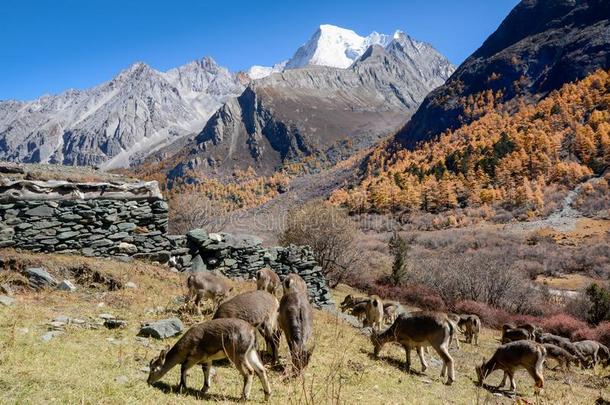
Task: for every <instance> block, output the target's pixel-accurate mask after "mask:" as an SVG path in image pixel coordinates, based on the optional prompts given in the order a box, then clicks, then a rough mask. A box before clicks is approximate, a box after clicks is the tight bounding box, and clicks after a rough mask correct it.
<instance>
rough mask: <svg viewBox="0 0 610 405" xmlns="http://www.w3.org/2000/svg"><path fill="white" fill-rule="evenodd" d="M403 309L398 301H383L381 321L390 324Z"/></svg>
mask: <svg viewBox="0 0 610 405" xmlns="http://www.w3.org/2000/svg"><path fill="white" fill-rule="evenodd" d="M403 312H404V309H403V307H402V305H401V304H400V302H398V301H386V302H384V303H383V321H384V322H385V323H389V324H392V323H394V321H395V320H396V317H397V316H398V315H399V314H401V313H403Z"/></svg>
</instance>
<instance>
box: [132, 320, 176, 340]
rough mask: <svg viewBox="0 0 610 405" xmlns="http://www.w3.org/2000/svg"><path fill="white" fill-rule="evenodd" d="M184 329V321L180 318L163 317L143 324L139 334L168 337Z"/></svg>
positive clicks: (157, 337) (161, 337)
mask: <svg viewBox="0 0 610 405" xmlns="http://www.w3.org/2000/svg"><path fill="white" fill-rule="evenodd" d="M183 330H184V326H183V325H182V321H180V319H178V318H169V319H162V320H159V321H155V322H150V323H146V324H144V325H142V328H140V331H139V332H138V336H142V337H153V338H155V339H167V338H169V337H172V336H175V335H177V334H179V333H180V332H182V331H183Z"/></svg>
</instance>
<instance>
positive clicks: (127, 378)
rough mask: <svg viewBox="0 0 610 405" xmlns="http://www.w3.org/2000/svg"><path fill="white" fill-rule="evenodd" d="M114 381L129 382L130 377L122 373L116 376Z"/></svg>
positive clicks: (118, 382) (119, 382)
mask: <svg viewBox="0 0 610 405" xmlns="http://www.w3.org/2000/svg"><path fill="white" fill-rule="evenodd" d="M114 382H115V383H117V384H127V383H128V382H129V377H127V376H126V375H120V376H118V377H115V378H114Z"/></svg>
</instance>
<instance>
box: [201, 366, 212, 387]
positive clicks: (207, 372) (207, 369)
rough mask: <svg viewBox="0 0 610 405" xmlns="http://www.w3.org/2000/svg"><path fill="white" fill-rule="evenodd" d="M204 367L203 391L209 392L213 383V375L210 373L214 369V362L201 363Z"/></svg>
mask: <svg viewBox="0 0 610 405" xmlns="http://www.w3.org/2000/svg"><path fill="white" fill-rule="evenodd" d="M201 368H202V369H203V388H201V392H202V393H204V394H205V393H206V392H208V390H209V389H210V385H211V384H212V376H211V375H210V370H211V369H212V362H208V363H203V364H202V365H201Z"/></svg>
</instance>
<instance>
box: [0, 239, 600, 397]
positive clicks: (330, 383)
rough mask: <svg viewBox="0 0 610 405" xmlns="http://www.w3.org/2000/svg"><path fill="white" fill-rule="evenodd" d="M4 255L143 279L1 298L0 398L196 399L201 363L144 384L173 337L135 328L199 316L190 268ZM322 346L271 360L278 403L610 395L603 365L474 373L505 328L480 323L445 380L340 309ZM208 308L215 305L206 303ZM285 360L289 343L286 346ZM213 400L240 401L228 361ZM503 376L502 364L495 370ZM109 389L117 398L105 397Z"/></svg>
mask: <svg viewBox="0 0 610 405" xmlns="http://www.w3.org/2000/svg"><path fill="white" fill-rule="evenodd" d="M2 256H3V257H4V259H5V260H10V261H11V263H13V266H17V267H19V266H24V265H41V264H44V266H45V267H46V268H47V269H48V270H49V271H50V272H51V273H53V274H55V275H59V274H66V273H65V272H66V271H69V269H71V268H84V269H90V270H95V271H97V272H99V273H100V274H103V275H105V276H108V277H109V278H113V279H115V280H120V281H121V282H122V283H123V284H125V283H126V282H127V281H131V282H133V283H135V285H136V286H135V288H126V289H119V290H113V291H110V290H108V288H107V287H106V286H105V285H104V284H100V283H92V282H91V281H86V279H83V280H82V283H83V284H80V285H79V286H78V288H79V289H78V290H77V291H76V292H74V293H66V292H39V293H36V292H31V291H29V290H27V289H24V290H22V291H18V292H17V294H16V296H15V298H16V302H15V303H14V304H13V305H12V306H9V307H5V306H0V325H2V328H0V342H2V343H0V345H1V347H2V351H1V352H0V360H1V361H0V384H1V386H2V387H3V390H2V393H1V394H0V402H3V403H23V402H31V403H50V402H57V403H73V402H80V401H83V399H85V401H87V402H96V403H110V402H112V403H128V402H146V403H151V402H154V403H159V404H162V403H163V404H164V403H167V404H170V403H172V404H175V403H184V404H187V403H200V402H201V397H200V396H199V394H198V389H199V388H200V387H201V385H202V373H201V371H200V369H199V368H197V367H194V368H193V369H191V371H190V372H189V380H188V387H189V390H188V391H187V392H185V393H178V392H176V391H175V388H176V387H177V384H178V379H179V371H178V370H177V369H175V370H172V372H170V373H169V374H168V375H167V376H166V377H165V378H164V379H163V380H162V382H161V383H159V384H158V385H156V386H149V385H147V384H146V381H145V380H146V377H147V371H146V367H147V366H148V362H149V360H150V359H151V358H152V357H153V356H156V355H157V353H158V352H159V351H160V349H161V348H163V347H165V345H166V344H167V343H170V344H171V343H173V342H174V341H175V340H176V338H172V339H169V340H168V341H156V340H148V339H139V338H136V336H135V334H136V332H137V330H138V328H139V323H140V322H142V321H149V320H153V319H159V318H164V317H168V316H176V315H178V316H179V317H181V318H182V319H183V321H185V323H186V324H187V325H190V324H192V323H194V322H196V321H198V319H197V318H194V317H192V316H190V315H187V314H185V313H183V312H181V311H180V306H181V305H180V303H179V302H180V301H179V300H178V297H180V296H182V295H183V293H184V288H183V287H182V285H183V282H184V280H183V279H182V277H181V276H180V275H178V274H175V273H171V272H169V271H168V270H167V269H166V268H163V267H159V266H155V265H150V264H145V263H142V262H137V261H136V262H133V263H122V262H113V261H108V260H95V259H88V258H80V257H73V256H59V255H34V254H16V253H15V252H13V251H10V250H3V251H2ZM0 277H1V279H2V281H3V282H4V281H6V280H7V278H11V279H13V280H14V281H15V280H18V279H19V276H18V275H16V274H15V273H13V272H12V271H8V272H7V271H5V272H2V273H1V274H0ZM236 287H237V289H238V290H239V291H243V290H248V289H252V288H253V285H252V284H251V283H239V284H236ZM348 292H349V293H353V292H354V291H353V290H350V289H346V288H344V287H342V288H340V289H339V290H337V291H335V292H334V295H335V299H336V300H340V299H342V298H343V296H344V295H345V294H347V293H348ZM103 313H107V314H112V315H115V316H117V317H119V318H120V319H124V320H126V321H127V322H128V326H127V327H126V328H125V329H114V330H109V329H106V328H104V327H102V326H97V327H96V328H92V329H91V328H86V327H80V326H79V323H78V322H73V323H72V324H70V325H68V326H67V327H65V328H64V330H63V332H64V333H63V334H61V335H57V336H54V337H53V338H52V339H51V340H50V341H48V342H43V341H42V340H41V336H42V335H43V334H44V333H45V332H46V331H47V330H48V329H49V328H52V326H51V325H50V322H51V321H52V320H53V319H56V318H58V317H60V316H62V315H63V316H67V317H69V318H71V319H74V318H78V319H82V320H83V321H84V322H85V324H97V323H98V322H99V315H101V314H103ZM314 316H315V324H314V328H315V332H314V336H315V343H316V347H315V351H314V355H313V358H312V361H311V363H310V365H309V367H308V368H307V370H306V372H305V377H304V378H302V379H296V380H291V379H286V378H285V375H284V374H283V373H282V371H281V370H269V378H270V382H271V386H272V390H273V395H272V397H271V401H270V403H274V404H275V403H278V404H279V403H295V404H298V403H361V402H375V403H378V402H384V403H396V404H398V403H400V404H408V403H415V402H417V403H448V402H451V403H474V402H478V403H480V402H483V403H498V404H500V403H502V404H503V403H506V404H509V403H513V402H514V401H515V400H517V401H523V402H537V403H545V404H546V403H548V404H556V403H593V402H594V401H595V399H596V398H598V397H599V396H600V395H601V396H606V399H607V392H608V391H607V387H608V379H607V377H604V373H603V372H601V371H600V370H587V371H581V370H575V371H573V372H570V373H564V372H561V371H556V372H554V371H549V370H545V378H546V384H545V390H543V391H542V392H541V393H540V394H535V392H534V389H533V386H532V381H531V379H530V377H529V376H527V374H526V373H525V372H523V371H521V372H518V373H517V375H516V380H517V388H518V392H517V395H516V397H511V396H509V395H508V394H506V395H505V394H504V393H503V392H497V391H495V390H493V389H490V390H487V389H482V388H478V387H477V386H476V385H475V384H474V381H473V380H474V379H475V372H474V366H475V364H476V363H478V362H479V361H480V360H481V359H482V358H483V357H487V356H489V355H490V353H491V352H492V351H493V349H494V348H495V347H496V346H497V344H498V343H497V340H496V339H497V337H498V335H499V332H498V331H494V330H490V329H484V331H483V335H482V340H481V346H480V347H474V346H471V345H467V344H462V349H461V350H460V351H455V350H452V352H451V353H452V355H453V356H454V358H455V361H456V382H455V383H454V385H453V386H451V387H447V386H445V385H443V384H442V381H441V379H440V377H439V373H440V365H439V362H438V360H436V357H435V355H434V354H431V355H428V356H427V357H428V361H429V363H430V368H429V369H428V371H427V372H426V373H425V374H420V373H419V370H420V366H419V363H418V361H417V360H416V358H415V356H412V358H413V359H414V367H415V369H416V370H418V371H417V372H414V373H412V374H405V372H404V371H403V370H402V369H401V367H402V364H403V362H404V352H403V351H402V349H400V348H398V347H395V346H394V347H391V346H388V347H387V348H385V349H384V351H383V352H382V353H381V358H380V359H379V360H374V359H372V358H371V352H372V350H371V345H370V342H369V341H368V338H367V337H366V336H365V335H363V334H361V333H360V332H359V331H358V330H356V329H354V328H353V327H351V326H349V325H348V324H346V323H344V322H343V321H341V320H337V318H336V317H335V316H333V315H332V314H329V313H326V312H320V311H316V312H315V314H314ZM207 317H209V315H207ZM281 356H282V358H283V359H282V361H283V362H284V363H285V361H286V356H287V348H286V346H285V343H282V347H281ZM216 371H217V374H216V376H215V377H214V378H213V383H212V387H211V389H210V391H209V394H208V396H206V397H204V398H205V399H208V400H214V401H218V402H221V403H228V402H233V401H235V400H236V399H237V397H238V396H239V392H240V389H241V377H240V376H239V373H238V372H237V371H236V370H235V369H234V368H233V367H232V366H230V365H227V364H218V365H217V366H216ZM500 380H501V373H496V374H494V375H493V376H492V377H490V378H489V379H488V381H487V383H488V384H490V385H494V384H497V383H499V381H500ZM109 398H112V400H111V401H109ZM262 399H263V394H262V390H261V387H260V383H259V382H258V380H255V381H254V383H253V387H252V398H251V400H252V402H259V401H262Z"/></svg>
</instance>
